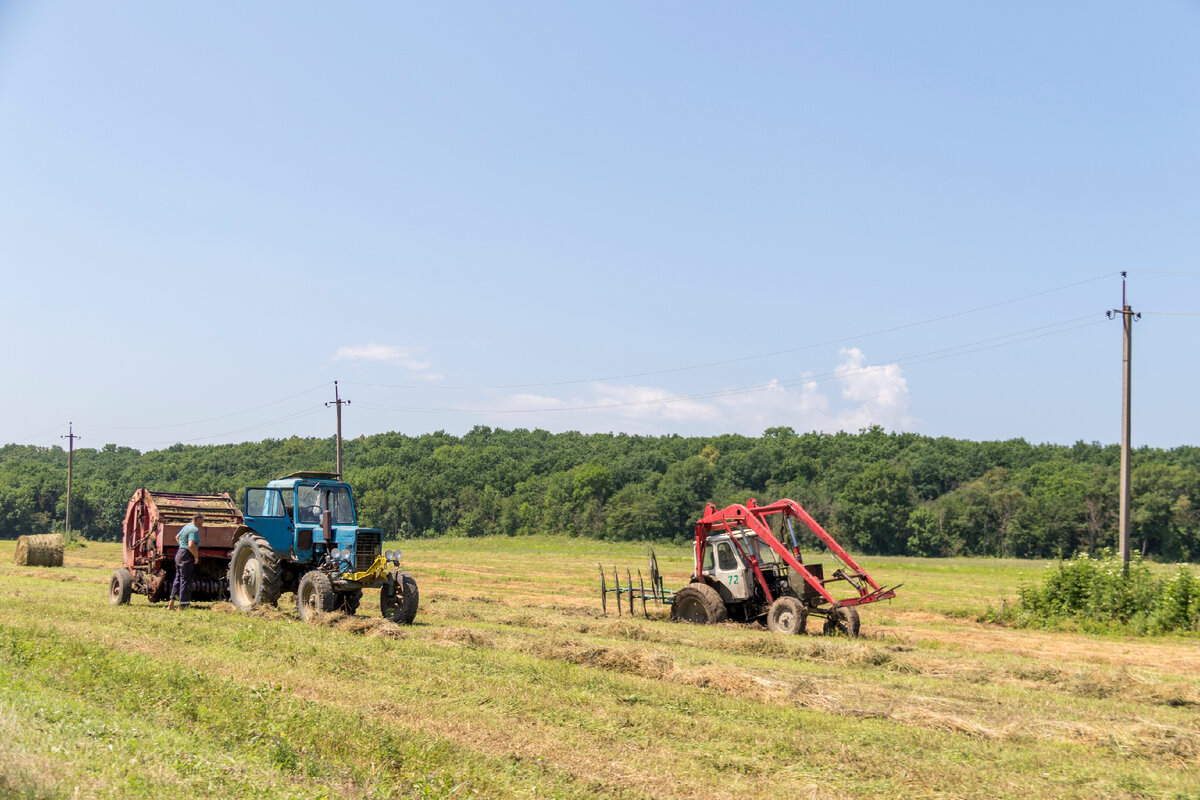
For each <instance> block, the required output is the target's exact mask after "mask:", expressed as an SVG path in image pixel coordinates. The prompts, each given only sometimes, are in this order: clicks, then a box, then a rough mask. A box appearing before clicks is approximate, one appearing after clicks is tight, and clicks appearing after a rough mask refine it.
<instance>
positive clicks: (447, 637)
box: [434, 627, 496, 647]
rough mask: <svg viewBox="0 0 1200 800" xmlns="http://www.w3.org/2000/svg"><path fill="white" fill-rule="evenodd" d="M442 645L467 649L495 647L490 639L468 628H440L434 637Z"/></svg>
mask: <svg viewBox="0 0 1200 800" xmlns="http://www.w3.org/2000/svg"><path fill="white" fill-rule="evenodd" d="M434 638H435V639H437V640H438V641H439V642H441V643H442V644H454V645H466V646H467V647H495V646H496V643H495V642H494V641H493V640H492V637H490V636H488V635H487V634H485V633H480V632H479V631H473V630H471V629H470V628H455V627H450V628H442V629H441V630H440V631H438V632H437V634H435V636H434Z"/></svg>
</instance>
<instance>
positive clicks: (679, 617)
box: [671, 583, 729, 625]
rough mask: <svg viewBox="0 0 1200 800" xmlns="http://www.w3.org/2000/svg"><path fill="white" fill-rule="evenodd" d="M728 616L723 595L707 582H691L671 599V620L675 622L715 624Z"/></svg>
mask: <svg viewBox="0 0 1200 800" xmlns="http://www.w3.org/2000/svg"><path fill="white" fill-rule="evenodd" d="M728 617H729V614H728V612H727V611H726V610H725V603H724V602H722V601H721V595H719V594H717V590H716V589H714V588H712V587H711V586H709V585H708V584H707V583H690V584H688V585H687V586H685V587H683V588H682V589H680V590H679V591H678V592H676V593H675V597H674V599H673V600H672V601H671V620H672V621H674V622H692V623H695V624H697V625H713V624H715V623H718V622H724V621H725V620H726V619H728Z"/></svg>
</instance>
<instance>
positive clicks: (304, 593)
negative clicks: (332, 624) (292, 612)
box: [296, 569, 337, 622]
mask: <svg viewBox="0 0 1200 800" xmlns="http://www.w3.org/2000/svg"><path fill="white" fill-rule="evenodd" d="M336 602H337V595H335V594H334V592H333V584H332V583H330V582H329V576H328V575H326V574H325V573H324V572H319V571H317V570H315V569H314V570H313V571H311V572H306V573H304V577H303V578H301V579H300V587H299V588H298V589H296V613H297V614H299V615H300V621H301V622H308V621H309V619H311V618H312V615H313V614H314V613H315V612H317V611H321V612H329V611H333V607H334V604H335V603H336Z"/></svg>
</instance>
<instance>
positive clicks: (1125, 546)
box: [1108, 272, 1142, 574]
mask: <svg viewBox="0 0 1200 800" xmlns="http://www.w3.org/2000/svg"><path fill="white" fill-rule="evenodd" d="M1125 278H1126V273H1124V272H1122V273H1121V308H1120V310H1116V309H1113V310H1111V311H1109V312H1108V318H1109V319H1112V318H1113V315H1114V314H1120V315H1121V323H1122V327H1123V328H1124V336H1123V337H1122V340H1123V347H1122V357H1121V511H1120V518H1119V522H1118V525H1119V526H1120V536H1121V539H1120V548H1121V568H1122V569H1123V570H1124V571H1125V573H1126V574H1128V573H1129V530H1130V511H1131V509H1130V503H1131V501H1132V499H1133V495H1132V491H1131V489H1130V482H1129V446H1130V444H1129V431H1130V414H1131V408H1130V398H1131V396H1132V389H1133V321H1134V320H1135V319H1141V317H1142V315H1141V314H1138V313H1134V311H1133V309H1132V308H1130V307H1129V303H1127V302H1126V300H1125Z"/></svg>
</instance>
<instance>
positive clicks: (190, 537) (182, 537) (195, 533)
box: [179, 522, 200, 550]
mask: <svg viewBox="0 0 1200 800" xmlns="http://www.w3.org/2000/svg"><path fill="white" fill-rule="evenodd" d="M189 542H195V543H196V549H197V550H199V549H200V529H199V528H197V527H196V526H195V525H193V524H192V523H190V522H189V523H188V524H187V525H184V526H183V527H182V528H180V529H179V546H180V548H182V549H184V550H186V549H187V546H188V543H189Z"/></svg>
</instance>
